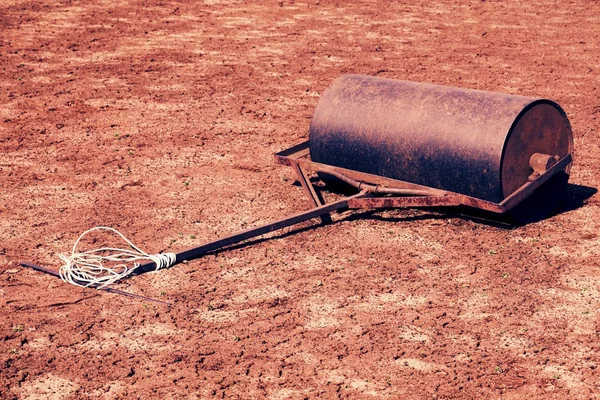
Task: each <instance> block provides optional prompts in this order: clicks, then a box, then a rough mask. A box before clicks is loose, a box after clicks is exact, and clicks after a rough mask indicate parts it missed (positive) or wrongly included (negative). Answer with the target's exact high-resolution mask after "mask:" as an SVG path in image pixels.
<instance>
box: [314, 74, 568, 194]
mask: <svg viewBox="0 0 600 400" xmlns="http://www.w3.org/2000/svg"><path fill="white" fill-rule="evenodd" d="M309 144H310V154H311V158H312V160H313V161H315V162H319V163H323V164H328V165H333V166H337V167H342V168H347V169H352V170H356V171H361V172H366V173H370V174H375V175H381V176H385V177H388V178H393V179H398V180H403V181H408V182H412V183H417V184H421V185H425V186H429V187H434V188H438V189H444V190H448V191H452V192H456V193H462V194H465V195H468V196H473V197H476V198H479V199H482V200H488V201H492V202H497V203H499V202H501V201H502V200H503V199H504V198H506V197H507V196H509V195H510V194H511V193H513V192H514V191H515V190H516V189H518V188H519V187H520V186H522V185H523V184H525V183H526V182H527V180H528V177H529V176H530V175H531V174H532V172H533V171H532V169H531V167H530V166H529V160H530V158H531V156H532V155H533V154H534V153H541V154H547V155H551V156H559V157H564V156H566V155H567V154H569V153H571V152H572V148H573V134H572V132H571V127H570V124H569V121H568V119H567V116H566V114H565V112H564V111H563V110H562V109H561V108H560V106H559V105H558V104H556V103H555V102H553V101H550V100H544V99H536V98H530V97H522V96H513V95H508V94H502V93H493V92H485V91H479V90H467V89H459V88H454V87H446V86H438V85H431V84H424V83H416V82H407V81H398V80H391V79H382V78H375V77H370V76H360V75H346V76H342V77H340V78H338V79H337V80H335V81H334V82H333V83H332V84H331V86H329V88H328V89H327V90H326V91H325V92H324V93H323V95H322V96H321V99H320V100H319V103H318V105H317V108H316V110H315V113H314V116H313V119H312V122H311V126H310V139H309ZM566 172H567V173H568V170H567V171H566Z"/></svg>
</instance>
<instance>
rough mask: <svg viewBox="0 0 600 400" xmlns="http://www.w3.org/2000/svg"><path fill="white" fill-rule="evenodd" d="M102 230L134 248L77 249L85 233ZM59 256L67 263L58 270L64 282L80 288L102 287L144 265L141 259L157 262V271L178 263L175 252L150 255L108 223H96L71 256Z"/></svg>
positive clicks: (78, 240)
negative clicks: (106, 262) (106, 263)
mask: <svg viewBox="0 0 600 400" xmlns="http://www.w3.org/2000/svg"><path fill="white" fill-rule="evenodd" d="M99 230H106V231H109V232H112V233H116V234H117V235H119V236H120V237H121V238H122V239H123V240H124V241H125V242H127V244H128V245H129V246H130V247H131V248H132V249H133V250H129V249H119V248H114V247H100V248H98V249H93V250H86V251H81V252H80V251H77V246H78V245H79V242H80V241H81V239H83V237H84V236H85V235H87V234H89V233H91V232H93V231H99ZM107 253H108V254H107ZM59 257H60V259H61V260H63V261H64V263H65V264H64V265H63V266H62V267H60V270H59V271H58V273H59V274H60V277H61V278H62V280H63V281H65V282H68V283H71V284H73V285H77V286H81V287H88V286H90V285H99V288H102V287H105V286H107V285H110V284H112V283H115V282H117V281H118V280H120V279H123V278H125V277H126V276H127V275H129V274H131V273H132V272H133V271H134V270H135V269H136V268H137V267H139V266H140V265H141V263H140V262H139V261H141V260H147V261H152V262H154V263H155V264H156V270H159V269H161V268H168V267H170V266H172V265H173V264H175V262H176V255H175V253H164V254H148V253H146V252H144V251H142V250H140V249H139V248H138V247H136V246H135V245H134V244H133V243H131V241H130V240H129V239H127V238H126V237H125V236H124V235H123V234H122V233H121V232H119V231H117V230H116V229H113V228H109V227H106V226H97V227H95V228H92V229H88V230H87V231H85V232H83V233H82V234H81V236H79V238H78V239H77V241H76V242H75V245H74V246H73V250H72V251H71V255H70V256H66V255H63V254H60V255H59ZM105 261H109V262H113V263H117V264H116V265H113V266H105V265H104V264H103V262H105ZM126 263H133V267H132V268H129V267H128V266H127V264H126Z"/></svg>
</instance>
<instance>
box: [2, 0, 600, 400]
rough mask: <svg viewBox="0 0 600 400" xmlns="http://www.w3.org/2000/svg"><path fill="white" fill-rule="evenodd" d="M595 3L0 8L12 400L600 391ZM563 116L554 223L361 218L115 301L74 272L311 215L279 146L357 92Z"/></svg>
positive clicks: (260, 245) (406, 215)
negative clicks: (345, 90)
mask: <svg viewBox="0 0 600 400" xmlns="http://www.w3.org/2000/svg"><path fill="white" fill-rule="evenodd" d="M599 23H600V4H598V3H597V2H594V1H587V0H579V1H570V2H555V1H546V0H544V1H541V0H533V1H528V2H523V4H518V2H508V4H505V3H500V2H495V1H483V2H482V1H471V2H468V1H414V2H394V3H388V2H376V1H362V2H360V1H354V2H344V1H338V2H333V1H326V0H324V1H317V0H313V1H310V2H294V1H269V2H261V1H218V0H212V1H204V2H202V1H187V2H175V1H137V2H136V1H118V0H117V1H114V0H111V1H96V0H92V1H49V0H42V1H13V0H4V1H2V3H1V5H0V77H1V79H0V398H2V399H13V398H15V399H94V398H101V399H102V398H105V399H135V398H141V399H185V398H192V399H193V398H209V397H211V396H215V397H219V398H270V399H304V398H318V397H320V398H361V399H394V398H502V399H523V398H582V399H583V398H586V399H587V398H595V397H596V396H599V393H600V370H599V369H600V355H599V353H598V352H599V350H600V314H599V311H598V305H599V301H600V237H599V236H598V229H599V225H600V211H599V207H598V206H599V200H598V195H596V194H595V192H596V189H595V188H596V187H597V186H598V183H597V179H596V176H597V174H598V172H599V171H600V167H599V165H600V150H599V148H598V146H599V145H600V139H599V138H598V131H599V130H600V123H599V120H598V117H599V116H600V100H599V98H598V97H599V91H598V84H599V79H598V74H599V73H600V48H599V47H598V44H599V43H600V29H598V26H599ZM344 73H359V74H367V75H377V76H380V77H387V78H395V79H405V80H414V81H419V82H430V83H436V84H444V85H452V86H460V87H464V88H473V89H483V90H492V91H500V92H505V93H511V94H521V95H526V96H534V97H545V98H550V99H553V100H555V101H557V102H558V103H559V104H560V105H561V106H562V107H563V108H564V109H565V111H566V112H567V114H568V116H569V118H570V121H571V124H572V126H573V132H574V137H575V164H574V166H573V168H572V174H571V180H570V183H571V185H570V186H569V188H568V192H567V200H566V202H565V204H564V205H563V206H562V208H561V210H560V213H559V214H558V215H555V216H553V217H551V218H549V219H546V220H544V221H542V222H538V223H533V224H529V225H526V226H523V227H519V228H515V229H507V228H505V227H502V226H498V225H497V224H490V223H485V222H482V221H479V220H475V219H472V218H464V217H460V216H459V215H456V214H450V215H447V214H443V213H439V212H424V211H415V210H407V211H383V212H376V213H373V212H346V213H343V214H339V215H335V216H334V223H333V224H330V225H326V226H319V224H318V221H315V222H312V223H304V224H301V225H300V226H299V227H297V228H295V229H286V230H284V232H283V234H282V235H279V236H277V235H275V236H271V239H269V240H266V241H258V242H256V243H254V244H252V245H250V246H245V247H240V248H236V249H233V250H231V251H226V252H221V253H219V254H213V255H208V256H206V257H203V258H202V259H200V260H197V261H193V262H189V263H187V264H180V265H177V266H175V267H174V268H172V269H169V270H163V271H161V272H158V273H149V274H144V275H141V276H137V277H134V278H131V279H129V280H126V281H125V282H123V283H122V284H119V285H117V286H116V287H118V288H119V289H122V290H126V291H129V292H132V293H136V294H142V295H145V296H149V297H153V298H156V299H160V300H163V301H167V302H170V303H172V306H171V307H170V308H169V307H166V306H164V305H161V304H157V303H153V302H150V301H144V300H139V299H133V298H128V297H123V296H120V295H116V294H110V293H106V292H100V291H95V290H92V289H81V288H78V287H75V286H71V285H68V284H65V283H63V282H62V281H60V280H59V279H57V278H54V277H51V276H48V275H45V274H43V273H39V272H35V271H32V270H29V269H24V268H22V267H20V266H19V264H18V261H20V260H24V261H30V262H34V263H37V264H39V265H43V266H46V267H51V268H54V269H58V267H59V266H60V261H59V259H58V257H57V255H58V254H59V253H67V252H69V251H70V249H71V247H72V245H73V242H74V241H75V239H76V238H77V237H78V236H79V234H80V233H81V232H83V231H84V230H86V229H88V228H91V227H93V226H96V225H108V226H112V227H115V228H117V229H119V230H120V231H122V232H123V233H125V234H126V235H127V236H128V237H130V238H131V239H132V240H133V241H134V242H135V243H136V244H138V245H139V246H140V247H141V248H142V249H144V250H146V251H148V252H160V251H181V250H184V249H187V248H189V247H193V246H196V245H199V244H201V243H203V242H206V241H208V240H212V239H215V238H217V237H220V236H223V235H225V234H228V233H231V232H235V231H238V230H241V229H244V228H248V227H252V226H256V225H259V224H262V223H267V222H270V221H272V220H275V219H279V218H282V217H284V216H287V215H290V214H293V213H296V212H298V211H301V210H305V209H307V208H308V206H309V204H308V202H307V200H306V198H305V196H304V193H303V191H302V188H301V187H300V186H298V185H297V184H295V182H294V181H295V180H294V176H293V172H292V170H291V169H289V168H285V167H281V166H275V165H273V162H272V155H273V153H275V152H277V151H280V150H282V149H285V148H287V147H290V146H292V145H294V144H297V143H299V142H301V141H303V140H305V139H306V138H307V136H308V128H309V124H310V118H311V116H312V113H313V110H314V108H315V106H316V104H317V101H318V99H319V95H320V94H321V93H322V92H323V91H324V89H325V88H326V87H327V86H328V85H329V84H330V83H331V82H332V81H333V80H334V79H335V78H336V77H338V76H339V75H341V74H344Z"/></svg>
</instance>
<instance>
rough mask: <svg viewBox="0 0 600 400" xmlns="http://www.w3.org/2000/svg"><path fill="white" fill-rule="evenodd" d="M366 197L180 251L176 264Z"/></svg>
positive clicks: (151, 265)
mask: <svg viewBox="0 0 600 400" xmlns="http://www.w3.org/2000/svg"><path fill="white" fill-rule="evenodd" d="M367 195H368V192H367V191H361V192H360V193H357V194H355V195H353V196H349V197H346V198H343V199H341V200H338V201H334V202H332V203H329V204H325V205H322V206H320V207H316V208H313V209H311V210H308V211H304V212H301V213H298V214H295V215H292V216H290V217H287V218H283V219H280V220H279V221H275V222H271V223H269V224H265V225H261V226H257V227H255V228H250V229H246V230H244V231H241V232H239V233H235V234H233V235H229V236H226V237H223V238H220V239H217V240H214V241H212V242H209V243H205V244H203V245H201V246H198V247H194V248H192V249H189V250H185V251H182V252H180V253H177V254H176V256H177V261H176V264H179V263H181V262H183V261H190V260H194V259H196V258H199V257H202V256H203V255H205V254H207V253H210V252H211V251H215V250H219V249H222V248H224V247H227V246H231V245H233V244H236V243H239V242H242V241H244V240H248V239H251V238H254V237H257V236H261V235H264V234H266V233H270V232H273V231H276V230H279V229H282V228H285V227H288V226H291V225H295V224H299V223H300V222H304V221H308V220H311V219H313V218H317V217H320V216H322V215H325V214H330V213H332V212H333V211H337V210H341V209H344V208H348V202H349V201H350V200H352V199H357V198H360V197H365V196H367ZM155 268H156V264H154V263H153V262H149V263H146V264H143V265H140V266H139V267H138V268H136V270H135V271H134V273H133V274H132V275H138V274H142V273H144V272H149V271H152V270H154V269H155Z"/></svg>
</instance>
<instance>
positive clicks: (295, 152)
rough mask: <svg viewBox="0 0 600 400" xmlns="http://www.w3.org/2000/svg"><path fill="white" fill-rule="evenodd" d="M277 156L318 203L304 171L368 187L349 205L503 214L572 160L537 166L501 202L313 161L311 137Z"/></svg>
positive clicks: (354, 207) (568, 156) (350, 200)
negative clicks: (528, 178)
mask: <svg viewBox="0 0 600 400" xmlns="http://www.w3.org/2000/svg"><path fill="white" fill-rule="evenodd" d="M274 158H275V163H276V164H279V165H286V166H290V167H292V168H293V169H294V170H295V171H296V174H297V175H298V180H299V181H300V184H301V185H302V187H303V188H304V190H305V192H306V193H307V194H308V195H309V198H310V199H311V201H312V203H313V204H315V205H316V204H320V203H317V202H316V201H317V200H315V194H314V193H315V191H314V188H313V186H312V184H310V181H309V180H308V179H307V178H306V172H305V171H312V172H321V173H325V174H329V175H333V176H335V177H336V178H339V179H341V180H343V181H345V182H347V183H349V184H351V185H353V186H355V187H356V188H357V189H361V190H362V189H366V190H365V191H366V193H365V194H364V195H363V196H360V197H352V198H348V208H350V209H375V208H421V207H453V206H466V207H471V208H476V209H480V210H485V211H489V212H492V213H496V214H504V213H506V212H507V211H509V210H510V209H511V208H513V207H515V206H516V205H517V204H519V203H520V202H522V201H523V200H525V199H526V198H527V197H528V196H530V195H531V194H532V193H533V192H534V191H535V190H536V189H537V188H539V187H540V186H541V185H543V184H544V183H546V182H547V181H548V180H549V179H550V178H551V177H553V176H554V175H556V174H557V173H558V172H560V171H562V170H564V169H565V168H567V166H568V165H569V164H571V162H572V161H573V157H572V155H571V154H568V155H566V156H565V157H563V158H562V159H560V160H558V161H556V163H555V164H554V165H552V166H551V167H550V168H548V169H547V170H546V171H537V170H536V172H535V173H536V176H537V177H536V178H535V179H533V180H531V181H529V182H527V183H525V184H524V185H523V186H521V187H520V188H519V189H517V190H516V191H515V192H514V193H512V194H511V195H510V196H508V197H507V198H505V199H504V200H503V201H502V202H500V203H493V202H490V201H486V200H481V199H477V198H475V197H471V196H466V195H464V194H460V193H454V192H449V191H445V190H440V189H434V188H430V187H427V186H422V185H418V184H415V183H411V182H405V181H399V180H395V179H390V178H386V177H382V176H378V175H371V174H367V173H364V172H359V171H353V170H349V169H345V168H339V167H333V166H330V165H326V164H320V163H317V162H313V161H311V159H310V149H309V143H308V141H305V142H302V143H300V144H298V145H296V146H293V147H291V148H289V149H286V150H283V151H281V152H279V153H277V154H275V156H274ZM540 172H541V173H540ZM378 194H386V197H377V195H378Z"/></svg>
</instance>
